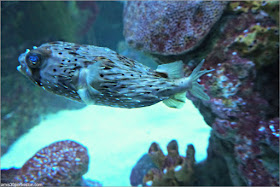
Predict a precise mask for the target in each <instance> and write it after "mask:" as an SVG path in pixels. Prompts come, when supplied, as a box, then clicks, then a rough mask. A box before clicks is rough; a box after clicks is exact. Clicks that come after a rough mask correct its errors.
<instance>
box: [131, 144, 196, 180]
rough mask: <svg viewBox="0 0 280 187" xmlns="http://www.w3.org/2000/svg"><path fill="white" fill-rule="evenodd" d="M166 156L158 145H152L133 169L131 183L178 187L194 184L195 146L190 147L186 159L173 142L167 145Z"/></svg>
mask: <svg viewBox="0 0 280 187" xmlns="http://www.w3.org/2000/svg"><path fill="white" fill-rule="evenodd" d="M167 151H168V154H167V155H166V156H165V155H164V154H163V152H162V150H161V149H160V147H159V145H158V144H157V143H155V142H154V143H152V144H151V146H150V148H149V152H148V154H145V155H144V156H143V157H142V158H141V159H140V160H139V161H138V162H137V164H136V165H135V167H134V168H133V169H132V172H131V175H130V183H131V185H133V186H137V185H140V184H141V185H143V186H146V185H147V186H150V185H153V186H178V185H183V186H186V185H192V184H194V163H195V159H194V154H195V150H194V147H193V145H188V148H187V151H186V157H182V156H180V155H179V152H178V144H177V142H176V141H175V140H172V141H171V142H169V144H168V145H167Z"/></svg>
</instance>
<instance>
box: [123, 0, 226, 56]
mask: <svg viewBox="0 0 280 187" xmlns="http://www.w3.org/2000/svg"><path fill="white" fill-rule="evenodd" d="M226 4H227V3H226V2H221V1H176V2H174V1H149V2H145V1H138V2H136V1H135V2H133V1H131V2H127V3H126V4H125V7H124V18H123V21H124V36H125V39H126V41H127V42H128V44H129V45H131V46H132V47H134V48H137V49H141V50H144V51H147V52H150V53H156V54H162V55H174V54H182V53H185V52H187V51H190V50H192V49H193V48H195V47H196V46H198V45H199V44H200V43H201V41H202V40H203V39H204V38H205V36H206V35H207V34H208V33H209V31H210V29H211V28H212V26H213V25H214V24H215V23H216V22H217V20H218V19H219V18H220V17H221V15H222V13H223V10H224V8H225V7H226Z"/></svg>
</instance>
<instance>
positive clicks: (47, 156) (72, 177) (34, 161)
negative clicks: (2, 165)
mask: <svg viewBox="0 0 280 187" xmlns="http://www.w3.org/2000/svg"><path fill="white" fill-rule="evenodd" d="M88 163H89V156H88V152H87V149H86V148H85V147H83V146H82V145H80V144H78V143H76V142H74V141H70V140H64V141H59V142H55V143H53V144H51V145H49V146H47V147H45V148H43V149H41V150H39V151H38V152H37V153H36V154H35V155H34V156H33V157H32V158H30V159H29V160H28V161H27V162H26V163H25V164H24V165H23V166H22V168H20V169H18V170H17V169H14V168H12V169H10V170H3V171H1V173H2V174H4V176H2V177H3V178H2V177H1V181H3V182H14V183H39V184H42V185H44V186H45V185H46V186H57V185H59V186H69V185H77V184H79V183H80V182H81V179H82V176H83V174H85V173H86V172H87V170H88Z"/></svg>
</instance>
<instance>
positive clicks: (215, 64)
mask: <svg viewBox="0 0 280 187" xmlns="http://www.w3.org/2000/svg"><path fill="white" fill-rule="evenodd" d="M146 3H147V4H148V3H149V2H146ZM137 6H142V3H137V2H135V5H134V6H133V7H134V9H133V10H134V11H140V12H141V11H142V10H136V9H135V7H137ZM174 6H175V5H174ZM150 7H151V8H150ZM146 9H151V10H153V6H148V5H147V6H145V8H144V10H143V11H146V12H148V11H147V10H146ZM127 11H131V7H129V6H127V9H126V10H125V15H126V14H127V15H129V13H127ZM128 18H129V17H128V16H127V17H125V18H124V22H127V19H128ZM179 18H180V17H179ZM129 19H131V18H129ZM147 19H150V17H149V18H147ZM136 20H137V19H136ZM144 21H146V19H143V21H142V22H144ZM142 22H141V21H140V22H137V21H136V23H134V26H136V27H138V29H141V28H142V27H141V23H142ZM156 23H157V22H156V21H155V22H154V23H153V24H154V25H156ZM189 27H195V25H191V26H189ZM149 29H150V27H148V28H145V29H143V28H142V30H149ZM124 30H125V31H124V32H125V34H126V32H127V31H126V30H128V28H126V27H124ZM134 31H135V32H137V30H134ZM179 32H180V30H178V33H179ZM161 33H164V32H161ZM138 34H139V35H140V33H138ZM170 34H172V33H170ZM161 36H164V34H162V35H161ZM131 37H132V38H133V35H130V34H126V40H127V41H128V43H129V44H132V45H131V46H133V47H135V48H138V49H139V48H143V46H145V45H139V46H137V45H135V44H136V43H137V42H134V41H136V40H135V39H134V38H133V39H131ZM159 38H161V39H162V41H161V42H162V43H163V44H166V45H167V44H168V43H169V42H170V40H169V39H168V38H163V37H159ZM130 40H131V41H130ZM143 41H147V40H144V39H143ZM149 42H150V43H149V45H148V46H149V47H150V46H155V45H157V44H158V42H157V41H156V40H149ZM196 42H197V43H196V44H194V45H193V46H196V45H197V47H195V48H194V49H193V50H191V51H187V50H186V51H185V53H181V52H182V51H180V52H179V53H174V49H173V48H161V49H165V50H167V52H166V51H164V52H163V53H158V52H156V53H157V54H155V50H154V49H155V48H154V47H150V48H149V47H146V48H145V51H146V52H148V53H150V54H152V55H153V56H154V58H155V59H156V60H157V61H158V62H160V63H169V62H172V61H175V60H183V61H184V63H185V70H186V76H187V75H189V73H190V72H191V70H192V69H193V68H194V67H195V64H196V63H195V62H196V61H197V62H199V61H200V60H201V59H203V58H204V59H205V65H204V68H207V69H215V71H213V72H211V73H210V74H208V75H207V76H203V77H202V78H201V79H200V80H199V81H200V84H202V85H204V87H205V90H206V92H207V94H208V95H209V96H210V97H211V99H210V101H201V100H199V99H197V98H195V97H193V96H192V95H191V94H189V93H188V94H187V97H188V98H189V99H191V100H192V101H193V103H194V104H195V105H196V107H197V108H198V109H199V110H200V112H201V114H202V115H203V116H204V119H205V121H206V122H207V124H208V125H209V126H211V127H212V135H211V139H210V145H209V149H208V157H209V155H216V156H218V157H219V158H220V161H221V160H222V161H221V162H223V163H225V165H226V166H227V171H228V175H229V177H230V180H231V182H230V183H232V184H233V185H238V186H242V185H251V186H256V185H257V186H277V185H279V2H278V1H264V2H261V1H257V2H255V1H246V2H244V1H243V2H229V3H228V5H227V7H226V9H225V10H224V13H223V15H222V17H221V19H220V20H219V21H218V22H216V24H215V26H214V28H213V29H212V30H211V31H210V32H209V33H208V35H207V36H206V38H205V39H204V40H203V41H202V42H201V43H200V42H199V41H196ZM161 46H164V45H161ZM169 49H170V51H168V50H169ZM166 54H172V55H169V56H166ZM212 160H213V159H212ZM207 162H208V164H209V163H211V159H209V160H208V161H207ZM186 177H187V176H186ZM216 178H217V177H216ZM165 185H169V183H165ZM198 185H199V184H198ZM205 185H209V183H206V184H205ZM220 185H228V184H225V183H224V184H223V183H222V184H220Z"/></svg>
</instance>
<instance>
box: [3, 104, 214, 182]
mask: <svg viewBox="0 0 280 187" xmlns="http://www.w3.org/2000/svg"><path fill="white" fill-rule="evenodd" d="M210 130H211V129H210V127H209V126H207V125H206V123H205V122H204V120H203V118H202V116H201V115H200V114H199V112H198V110H197V109H196V108H195V107H194V106H193V104H192V103H191V102H190V101H187V103H186V104H185V106H184V107H183V108H182V109H179V110H176V109H171V108H168V107H166V106H165V105H164V104H163V103H159V104H156V105H153V106H150V107H145V108H140V109H117V108H110V107H103V106H88V107H86V108H83V109H81V110H74V111H73V110H72V111H61V112H59V113H57V114H55V115H49V116H47V117H46V118H45V119H44V120H42V122H41V123H40V124H39V125H38V126H36V127H34V128H32V129H31V130H30V132H29V133H27V134H25V135H23V136H22V137H20V138H19V139H18V141H17V142H15V143H14V144H13V145H12V146H11V148H10V149H9V151H8V152H7V153H6V154H5V155H4V156H3V157H2V158H1V168H2V169H3V168H10V167H21V166H22V165H23V164H24V163H25V162H26V161H27V160H28V159H29V158H30V157H32V156H33V155H34V154H35V153H36V152H37V151H38V150H40V149H41V148H43V147H45V146H47V145H49V144H51V143H53V142H55V141H58V140H65V139H70V140H74V141H77V142H78V143H81V144H83V145H84V146H85V147H87V149H88V152H89V155H90V165H89V171H88V172H87V173H86V174H85V175H84V177H85V178H89V179H94V180H98V181H100V182H101V183H102V184H103V185H104V186H110V185H111V186H112V185H113V186H129V185H130V182H129V176H130V172H131V169H132V168H133V166H134V165H135V164H136V162H137V161H138V160H139V158H140V157H141V156H142V155H143V154H144V153H146V152H147V151H148V149H149V146H150V145H151V143H152V142H154V141H156V142H158V143H159V144H160V146H161V148H162V149H163V151H164V153H165V154H166V153H167V151H166V146H167V144H168V142H170V141H171V140H172V139H176V140H177V142H178V144H179V152H180V154H181V155H184V156H185V151H186V147H187V144H190V143H192V144H194V146H195V149H196V160H197V161H201V160H203V159H205V158H206V156H207V153H206V149H207V146H208V138H209V135H210Z"/></svg>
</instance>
